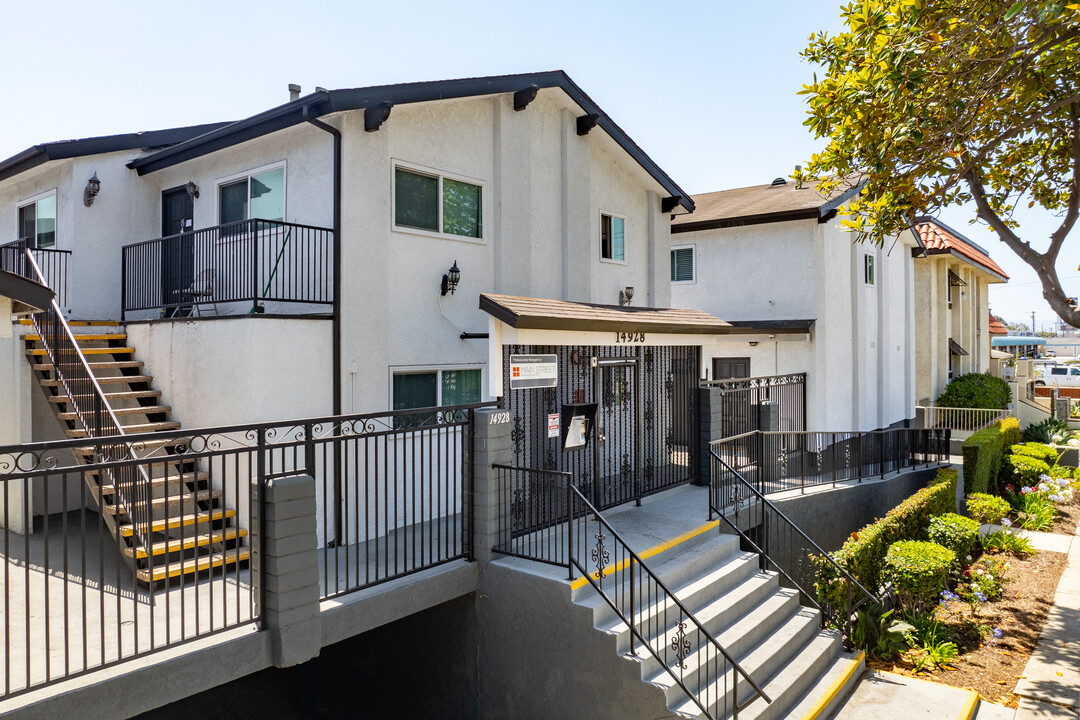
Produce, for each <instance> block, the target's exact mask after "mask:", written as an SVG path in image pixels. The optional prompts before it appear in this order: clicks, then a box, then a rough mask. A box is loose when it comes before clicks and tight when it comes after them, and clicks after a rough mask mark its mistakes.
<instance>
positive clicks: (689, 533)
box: [570, 520, 720, 590]
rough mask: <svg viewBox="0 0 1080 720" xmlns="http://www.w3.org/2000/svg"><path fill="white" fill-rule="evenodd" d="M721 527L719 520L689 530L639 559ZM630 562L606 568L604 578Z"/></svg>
mask: <svg viewBox="0 0 1080 720" xmlns="http://www.w3.org/2000/svg"><path fill="white" fill-rule="evenodd" d="M719 525H720V521H719V520H713V521H711V522H707V523H705V524H704V525H702V526H700V527H696V528H694V529H693V530H689V531H687V532H684V533H683V534H682V535H679V536H677V537H673V538H671V539H670V540H668V541H666V542H662V543H660V544H659V545H653V546H652V547H651V548H649V549H648V550H645V551H643V552H640V553H638V557H639V558H641V559H642V560H644V559H645V558H650V557H652V556H653V555H659V554H660V553H662V552H664V551H665V550H670V549H671V548H673V547H675V546H676V545H678V544H680V543H684V542H686V541H687V540H689V539H690V538H694V537H697V536H698V535H700V534H701V533H704V532H708V531H709V530H714V529H716V527H717V526H719ZM629 562H630V561H629V560H623V561H622V562H619V563H616V564H614V565H608V566H607V567H605V568H604V571H603V572H604V577H607V576H608V575H611V574H612V573H614V572H615V571H616V570H622V569H623V568H625V567H626V566H627V564H629ZM592 575H593V577H594V578H595V579H596V580H599V579H600V578H599V577H598V576H597V575H596V573H592ZM588 582H589V578H588V577H584V576H582V577H579V578H578V579H577V580H575V581H573V582H572V583H570V589H571V590H577V589H578V588H580V587H585V585H587V584H588Z"/></svg>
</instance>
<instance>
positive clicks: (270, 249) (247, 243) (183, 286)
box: [121, 220, 336, 320]
mask: <svg viewBox="0 0 1080 720" xmlns="http://www.w3.org/2000/svg"><path fill="white" fill-rule="evenodd" d="M333 238H334V232H333V230H331V229H329V228H322V227H315V226H310V225H298V224H296V223H287V222H279V221H273V220H244V221H241V222H235V223H229V224H226V225H217V226H214V227H209V228H204V229H202V230H192V231H189V232H184V233H179V234H177V235H170V236H168V237H163V238H158V239H156V240H148V241H145V242H139V243H134V244H132V245H126V246H124V248H123V251H122V253H123V254H122V267H121V318H122V319H126V320H138V319H143V320H145V319H154V318H162V317H165V318H171V317H189V316H195V315H208V314H213V315H241V314H247V313H264V312H270V313H293V314H313V313H326V312H330V306H332V305H333V302H334V273H335V272H336V261H335V258H334V242H333Z"/></svg>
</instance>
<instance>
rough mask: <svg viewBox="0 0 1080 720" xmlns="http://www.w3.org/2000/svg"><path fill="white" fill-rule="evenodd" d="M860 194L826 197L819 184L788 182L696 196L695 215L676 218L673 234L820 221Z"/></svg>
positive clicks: (844, 191) (851, 191)
mask: <svg viewBox="0 0 1080 720" xmlns="http://www.w3.org/2000/svg"><path fill="white" fill-rule="evenodd" d="M858 191H859V187H854V188H847V189H839V190H837V191H836V192H834V193H833V194H832V195H830V196H829V197H825V196H823V195H821V194H820V193H819V192H818V191H817V183H804V184H803V186H802V187H801V188H798V189H796V187H795V183H794V182H790V181H786V182H785V183H784V184H776V185H771V184H770V185H754V186H753V187H744V188H735V189H734V190H720V191H719V192H711V193H705V194H704V195H694V196H693V201H694V204H695V205H696V206H697V209H696V210H695V211H694V214H693V215H680V216H678V217H676V218H674V219H673V220H672V221H671V232H673V233H679V232H692V231H694V230H711V229H714V228H722V227H733V226H736V225H754V224H758V223H770V222H783V221H786V220H804V219H809V218H813V219H815V220H819V221H820V220H824V219H825V218H826V217H827V216H829V215H830V213H832V212H833V211H834V210H836V208H838V207H839V206H840V205H843V204H844V203H845V202H847V201H848V200H849V199H851V198H852V197H853V196H854V195H855V194H856V193H857V192H858Z"/></svg>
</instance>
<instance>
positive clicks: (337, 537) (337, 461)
mask: <svg viewBox="0 0 1080 720" xmlns="http://www.w3.org/2000/svg"><path fill="white" fill-rule="evenodd" d="M304 120H306V121H307V122H309V123H311V124H312V125H314V126H315V127H317V128H319V129H320V130H325V131H326V132H328V133H330V134H331V135H332V136H333V137H334V319H333V321H332V323H333V330H332V331H331V332H332V333H333V350H332V351H331V356H332V360H331V363H332V367H333V370H332V372H333V380H332V381H331V387H332V388H333V390H332V392H333V393H334V403H333V414H334V415H341V131H340V130H338V129H337V128H336V127H334V126H333V125H327V124H326V123H324V122H323V121H322V120H319V119H318V118H316V117H315V116H313V115H312V114H311V106H310V105H305V106H304ZM341 465H342V463H341V453H340V452H338V451H335V452H334V539H333V540H331V541H330V542H328V543H327V545H335V546H336V545H338V544H340V543H341V541H342V537H343V536H342V518H341V496H342V492H341V483H342V473H341Z"/></svg>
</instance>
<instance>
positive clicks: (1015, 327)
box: [1005, 322, 1031, 333]
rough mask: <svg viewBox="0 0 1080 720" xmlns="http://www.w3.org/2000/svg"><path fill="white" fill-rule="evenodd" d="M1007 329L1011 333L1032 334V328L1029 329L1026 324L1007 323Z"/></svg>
mask: <svg viewBox="0 0 1080 720" xmlns="http://www.w3.org/2000/svg"><path fill="white" fill-rule="evenodd" d="M1005 327H1006V328H1007V329H1008V330H1009V332H1014V333H1026V332H1031V328H1029V327H1028V326H1027V324H1026V323H1015V322H1011V323H1005Z"/></svg>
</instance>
